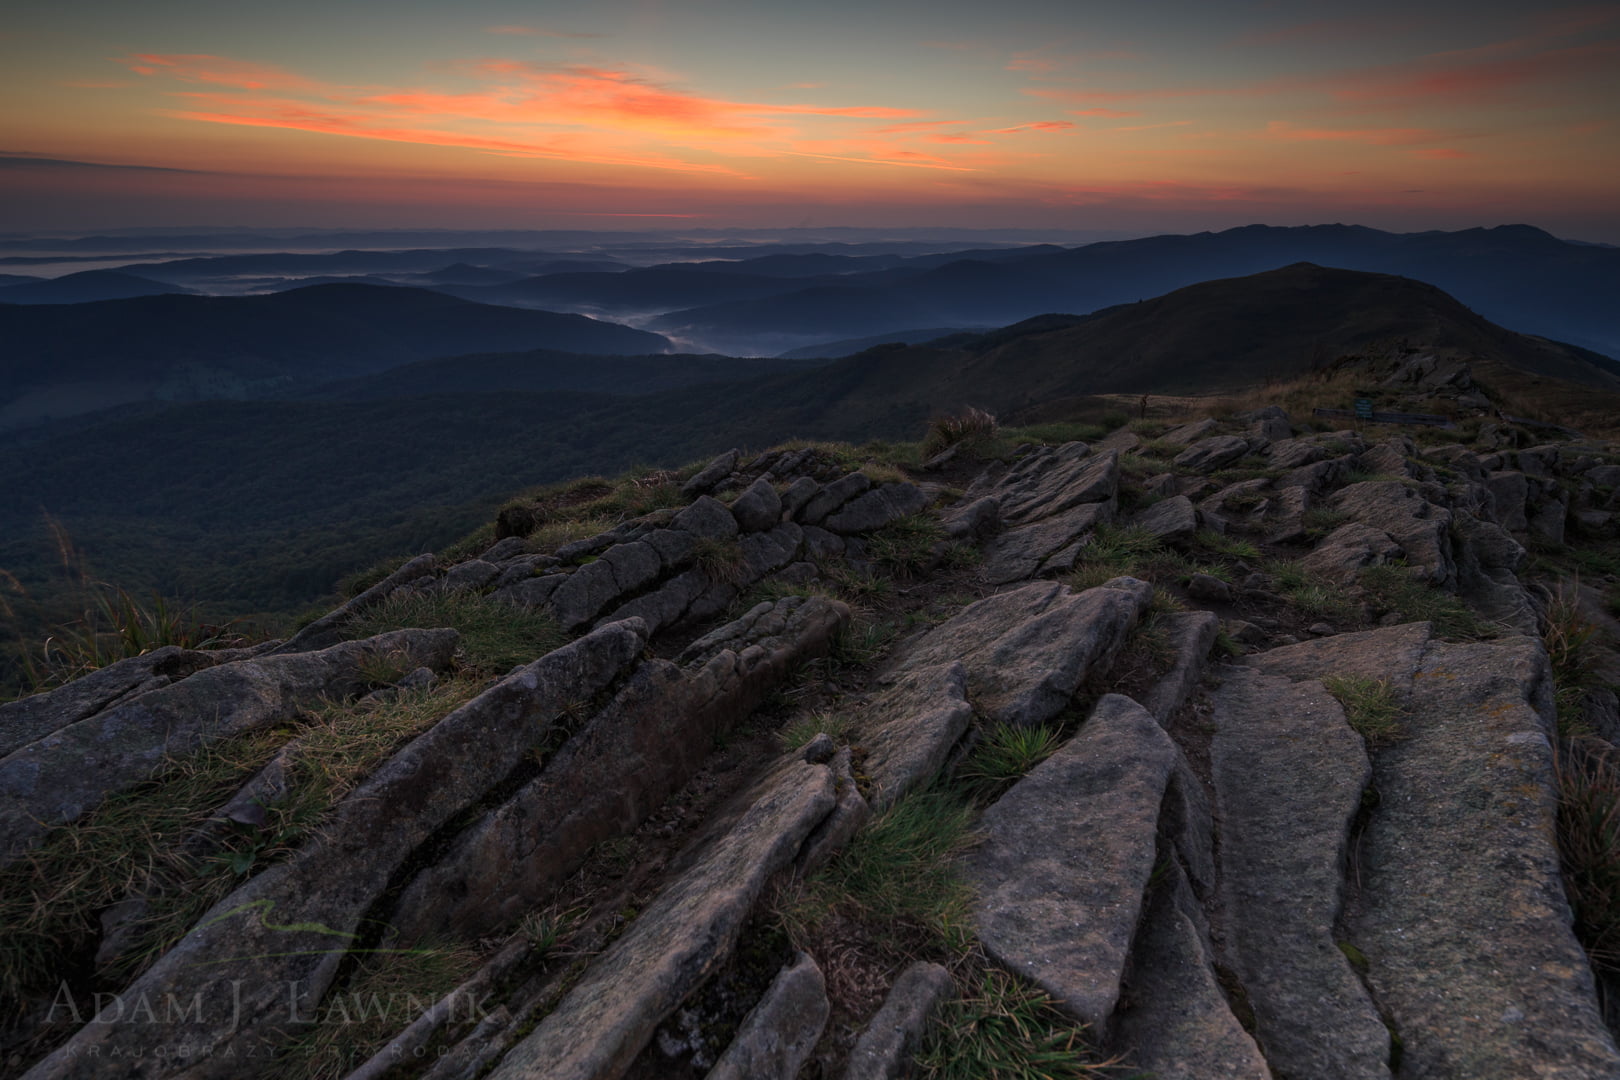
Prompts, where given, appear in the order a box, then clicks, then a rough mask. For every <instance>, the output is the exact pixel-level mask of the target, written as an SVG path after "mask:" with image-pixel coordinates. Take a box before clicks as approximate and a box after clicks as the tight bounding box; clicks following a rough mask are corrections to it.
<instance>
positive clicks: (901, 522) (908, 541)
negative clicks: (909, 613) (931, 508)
mask: <svg viewBox="0 0 1620 1080" xmlns="http://www.w3.org/2000/svg"><path fill="white" fill-rule="evenodd" d="M944 540H945V529H944V527H943V526H942V525H940V523H939V519H938V518H936V517H934V515H932V514H927V513H923V514H909V515H907V516H906V517H903V518H899V519H897V520H895V521H891V522H889V523H888V524H887V525H885V526H883V527H882V528H880V529H876V530H874V531H873V532H871V533H870V534H869V535H868V536H867V537H866V551H867V554H869V555H870V556H871V557H872V558H873V559H875V560H876V561H877V562H879V563H881V564H882V565H883V566H884V567H885V568H887V569H888V570H890V571H891V572H893V573H895V574H898V575H900V576H901V577H905V578H911V577H915V576H916V575H918V574H920V573H922V572H923V571H925V570H927V569H928V568H929V567H930V566H932V565H933V563H934V561H935V559H936V552H937V551H939V550H941V548H942V545H943V543H944Z"/></svg>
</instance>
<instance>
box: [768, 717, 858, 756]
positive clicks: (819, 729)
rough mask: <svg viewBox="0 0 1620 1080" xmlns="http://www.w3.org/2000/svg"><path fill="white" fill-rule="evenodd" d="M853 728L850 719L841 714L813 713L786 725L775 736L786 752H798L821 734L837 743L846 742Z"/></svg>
mask: <svg viewBox="0 0 1620 1080" xmlns="http://www.w3.org/2000/svg"><path fill="white" fill-rule="evenodd" d="M854 726H855V725H854V724H853V723H852V722H851V721H850V718H849V717H847V716H845V715H843V714H842V713H834V712H815V713H811V714H810V715H808V716H802V717H800V718H799V719H797V720H795V721H793V723H791V724H788V725H787V726H786V727H784V728H782V729H781V730H780V731H779V732H777V735H778V736H779V737H780V738H781V740H782V745H783V746H785V747H786V748H787V749H788V750H798V749H800V748H802V747H804V746H806V745H808V744H809V742H810V740H811V739H814V738H815V737H816V736H817V735H821V734H827V735H831V736H832V738H833V741H834V742H837V743H843V742H846V741H847V740H848V736H849V732H850V730H851V729H852V728H853V727H854Z"/></svg>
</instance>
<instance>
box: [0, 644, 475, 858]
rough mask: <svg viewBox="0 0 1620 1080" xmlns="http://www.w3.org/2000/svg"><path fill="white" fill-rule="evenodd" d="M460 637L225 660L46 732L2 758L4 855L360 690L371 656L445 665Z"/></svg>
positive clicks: (412, 664) (405, 665) (0, 851)
mask: <svg viewBox="0 0 1620 1080" xmlns="http://www.w3.org/2000/svg"><path fill="white" fill-rule="evenodd" d="M458 640H459V636H458V635H457V634H456V632H455V631H454V630H396V631H393V632H391V633H387V634H381V635H379V636H377V637H374V638H369V639H367V640H365V641H351V642H345V643H343V644H341V645H334V646H331V647H330V648H327V649H323V650H321V651H319V652H312V653H293V654H290V655H271V656H264V657H259V658H256V659H251V660H238V661H235V662H233V663H229V664H220V665H217V666H215V667H210V668H205V669H204V670H202V671H199V672H197V673H195V674H193V675H191V676H190V677H188V678H186V679H183V680H181V681H180V682H177V683H174V684H172V685H170V686H165V687H162V688H159V689H154V690H152V691H149V692H148V693H145V694H142V695H140V696H139V697H137V698H135V699H133V700H131V701H128V702H127V703H125V704H122V705H116V706H114V707H112V708H109V709H104V710H102V711H101V712H98V713H95V714H94V715H92V716H89V717H87V718H85V719H83V720H80V721H78V722H76V723H73V724H69V725H68V726H66V727H64V728H61V729H60V730H58V731H55V732H53V733H51V734H50V735H47V736H45V737H44V738H42V739H37V740H35V741H34V742H31V743H29V744H27V745H25V746H23V747H22V748H21V749H19V750H16V751H14V752H12V753H11V754H9V755H7V756H6V757H5V759H3V760H0V838H3V840H0V843H3V845H4V846H3V848H0V863H4V862H7V861H10V860H11V859H14V858H16V857H17V856H18V855H20V854H21V853H22V852H23V851H25V850H27V849H28V848H29V847H31V846H32V845H33V844H35V843H37V842H38V841H39V840H40V838H41V837H43V836H44V834H45V831H46V830H47V829H49V828H50V827H51V826H53V825H61V824H65V823H66V822H70V821H75V820H77V819H78V818H79V817H81V816H82V815H84V814H85V813H86V812H87V811H89V810H91V809H93V808H94V807H96V806H98V805H99V804H100V803H101V802H102V801H103V800H104V799H105V798H106V797H107V796H108V795H111V794H112V793H114V792H116V791H122V790H124V789H127V788H129V787H131V786H132V785H134V784H138V783H140V782H141V781H142V780H145V779H146V778H147V777H148V776H150V775H151V774H152V771H153V770H154V769H156V768H157V767H158V766H159V765H161V764H162V763H163V762H164V761H165V760H166V759H168V758H173V757H183V756H184V755H186V754H190V753H193V752H195V751H197V750H199V749H201V748H202V747H204V746H207V745H208V744H210V743H214V742H218V741H220V740H222V739H229V738H232V737H235V736H239V735H245V734H247V733H249V732H253V731H259V730H262V729H263V728H266V727H269V726H270V725H272V724H276V723H280V722H282V721H285V720H289V719H291V718H292V717H293V716H294V715H295V714H296V713H297V711H298V710H299V709H301V708H304V707H307V706H310V705H313V704H315V703H316V702H318V701H321V700H323V699H326V698H339V699H340V698H344V697H352V696H354V695H355V694H357V693H359V692H360V691H362V690H365V689H368V688H369V687H370V683H369V678H370V676H369V675H368V673H367V667H368V665H370V664H374V663H378V662H381V663H384V664H389V665H392V666H395V667H398V668H401V669H403V670H407V671H408V670H410V669H412V668H416V667H422V666H427V667H431V668H443V667H444V666H445V665H447V664H448V663H449V662H450V656H451V653H452V652H454V650H455V647H456V643H457V641H458Z"/></svg>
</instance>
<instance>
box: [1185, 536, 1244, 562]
mask: <svg viewBox="0 0 1620 1080" xmlns="http://www.w3.org/2000/svg"><path fill="white" fill-rule="evenodd" d="M1193 542H1194V543H1195V544H1197V545H1198V546H1199V547H1200V548H1202V549H1203V550H1205V551H1207V552H1209V553H1210V554H1212V555H1219V556H1221V557H1222V558H1227V559H1242V560H1244V561H1245V562H1257V561H1259V558H1260V549H1259V548H1258V547H1256V546H1255V544H1254V542H1253V541H1250V540H1245V539H1243V538H1242V537H1240V536H1232V535H1230V534H1229V533H1220V532H1216V531H1215V530H1214V529H1200V530H1199V531H1198V533H1197V534H1196V535H1195V536H1194V537H1193Z"/></svg>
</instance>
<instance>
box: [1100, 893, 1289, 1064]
mask: <svg viewBox="0 0 1620 1080" xmlns="http://www.w3.org/2000/svg"><path fill="white" fill-rule="evenodd" d="M1202 918H1203V913H1202V912H1201V911H1200V909H1199V907H1198V901H1197V899H1196V898H1195V897H1194V896H1193V894H1192V889H1191V888H1190V887H1189V886H1188V884H1187V878H1186V876H1185V875H1184V874H1183V873H1182V871H1181V867H1180V865H1179V864H1177V863H1175V862H1172V863H1171V864H1170V868H1169V870H1168V871H1167V872H1166V874H1165V880H1164V881H1163V882H1161V883H1160V884H1159V886H1158V887H1156V888H1155V889H1153V891H1152V895H1151V896H1150V898H1149V900H1148V904H1147V911H1146V913H1145V914H1144V916H1143V921H1142V928H1141V930H1139V931H1138V932H1137V935H1136V944H1135V946H1134V948H1133V950H1132V957H1131V972H1130V976H1129V978H1128V980H1127V986H1128V996H1129V999H1130V1001H1131V1002H1132V1004H1131V1006H1129V1007H1121V1009H1120V1015H1119V1021H1118V1030H1119V1043H1120V1045H1122V1046H1124V1047H1126V1048H1127V1050H1126V1054H1127V1061H1128V1062H1129V1063H1130V1065H1131V1066H1132V1067H1133V1068H1137V1069H1141V1070H1143V1071H1144V1072H1146V1073H1147V1074H1148V1075H1151V1076H1152V1077H1154V1078H1155V1080H1215V1078H1217V1077H1219V1078H1223V1080H1224V1078H1227V1077H1230V1078H1232V1080H1271V1070H1270V1069H1269V1068H1267V1066H1266V1059H1265V1057H1264V1056H1263V1055H1262V1054H1261V1053H1260V1048H1259V1047H1258V1046H1256V1045H1255V1043H1254V1039H1253V1038H1252V1037H1251V1036H1250V1035H1249V1033H1248V1032H1246V1031H1244V1030H1243V1025H1242V1024H1240V1023H1239V1022H1238V1018H1237V1017H1236V1016H1235V1015H1233V1013H1232V1009H1231V1006H1230V1005H1228V1004H1227V1000H1226V995H1225V994H1224V993H1222V991H1221V986H1220V982H1219V981H1218V980H1217V979H1216V977H1215V970H1214V968H1213V967H1212V966H1211V963H1210V957H1209V952H1208V949H1207V947H1206V944H1205V943H1206V940H1207V938H1208V933H1207V931H1206V929H1205V927H1204V926H1203V924H1202Z"/></svg>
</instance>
